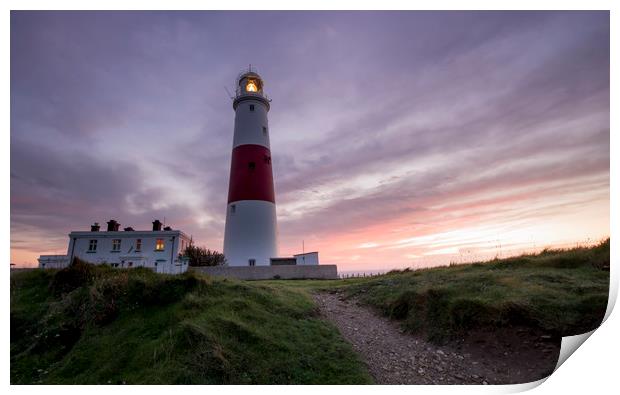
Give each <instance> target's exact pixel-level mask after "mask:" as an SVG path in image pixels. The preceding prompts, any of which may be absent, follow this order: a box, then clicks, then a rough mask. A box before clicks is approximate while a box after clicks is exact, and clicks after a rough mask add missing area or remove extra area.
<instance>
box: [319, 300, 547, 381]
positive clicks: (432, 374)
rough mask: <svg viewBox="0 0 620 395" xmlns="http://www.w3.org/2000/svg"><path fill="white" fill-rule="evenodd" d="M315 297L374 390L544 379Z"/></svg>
mask: <svg viewBox="0 0 620 395" xmlns="http://www.w3.org/2000/svg"><path fill="white" fill-rule="evenodd" d="M313 297H314V299H315V301H316V303H317V305H318V307H319V310H320V312H321V315H322V316H323V317H324V318H326V319H327V320H329V321H331V322H332V323H333V324H334V325H335V326H336V327H337V328H338V329H339V330H340V333H341V334H342V336H343V337H344V338H345V339H346V340H347V341H348V342H350V343H351V345H352V346H353V349H354V350H355V351H356V352H357V353H358V354H359V355H360V357H361V358H362V360H363V361H364V362H365V363H366V365H367V366H368V370H369V372H370V374H371V375H372V376H373V377H374V379H375V381H376V383H377V384H500V383H508V382H528V381H533V380H535V379H537V378H540V377H543V375H541V374H539V373H536V372H534V371H533V370H534V369H533V368H529V369H528V368H527V366H531V365H532V360H531V359H530V360H529V365H528V361H524V364H523V365H524V366H523V367H524V369H521V366H520V365H522V364H519V363H516V364H515V363H514V360H511V358H510V357H509V356H508V355H507V353H502V357H503V358H502V359H503V360H502V361H501V362H502V363H498V360H497V358H493V357H488V358H487V357H486V356H487V355H490V354H491V353H487V352H486V350H483V351H484V352H482V353H478V354H482V355H484V357H483V358H480V356H478V357H474V356H472V354H471V353H470V352H467V351H469V350H467V349H465V351H460V350H458V347H440V346H437V345H434V344H432V343H429V342H428V341H426V340H424V339H423V338H421V337H419V336H414V335H411V334H408V333H405V332H404V331H403V330H402V329H401V328H400V326H399V324H398V323H396V322H393V321H390V320H388V319H386V318H384V317H380V316H378V315H377V314H376V313H375V312H374V311H372V310H371V309H369V308H368V307H365V306H362V305H360V304H359V303H357V302H356V301H355V300H351V299H344V297H343V296H342V295H341V294H339V293H320V294H315V295H313ZM558 352H559V351H558ZM547 354H548V353H547ZM547 354H545V355H547ZM521 359H522V358H521ZM556 360H557V359H556ZM547 365H549V363H547ZM508 366H510V368H508ZM517 369H518V371H517ZM524 373H525V374H524Z"/></svg>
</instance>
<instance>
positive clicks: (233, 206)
mask: <svg viewBox="0 0 620 395" xmlns="http://www.w3.org/2000/svg"><path fill="white" fill-rule="evenodd" d="M236 211H237V205H236V204H232V205H231V206H230V213H231V214H234V213H235V212H236Z"/></svg>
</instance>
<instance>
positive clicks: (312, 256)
mask: <svg viewBox="0 0 620 395" xmlns="http://www.w3.org/2000/svg"><path fill="white" fill-rule="evenodd" d="M293 256H294V257H295V264H296V265H318V264H319V253H318V252H317V251H314V252H306V253H304V254H296V255H293Z"/></svg>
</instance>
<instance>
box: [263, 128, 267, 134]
mask: <svg viewBox="0 0 620 395" xmlns="http://www.w3.org/2000/svg"><path fill="white" fill-rule="evenodd" d="M266 135H267V128H266V127H265V126H263V136H266Z"/></svg>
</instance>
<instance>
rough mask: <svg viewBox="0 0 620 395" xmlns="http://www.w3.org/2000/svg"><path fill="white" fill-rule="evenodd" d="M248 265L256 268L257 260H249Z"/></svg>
mask: <svg viewBox="0 0 620 395" xmlns="http://www.w3.org/2000/svg"><path fill="white" fill-rule="evenodd" d="M248 263H249V264H250V266H256V259H249V260H248Z"/></svg>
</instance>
